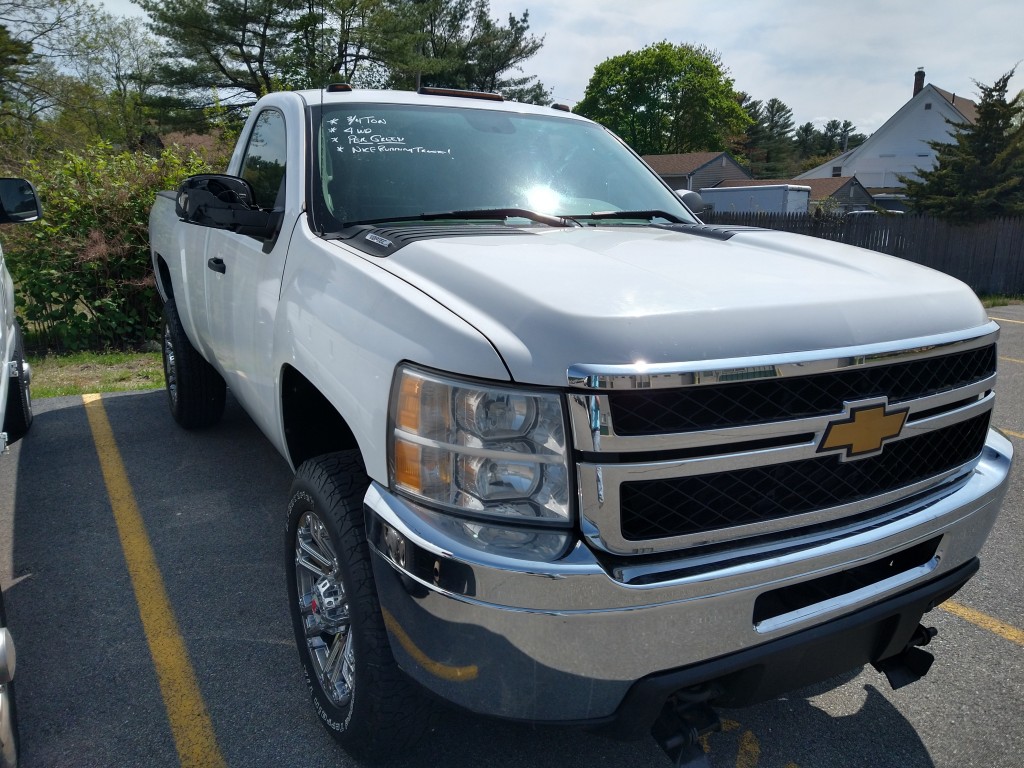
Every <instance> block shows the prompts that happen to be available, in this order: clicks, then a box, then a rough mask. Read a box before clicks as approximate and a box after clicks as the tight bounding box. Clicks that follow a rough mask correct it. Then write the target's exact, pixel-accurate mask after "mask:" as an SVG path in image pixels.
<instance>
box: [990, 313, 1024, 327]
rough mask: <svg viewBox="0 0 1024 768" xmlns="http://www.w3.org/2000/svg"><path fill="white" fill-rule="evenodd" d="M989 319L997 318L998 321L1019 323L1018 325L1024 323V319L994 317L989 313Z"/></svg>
mask: <svg viewBox="0 0 1024 768" xmlns="http://www.w3.org/2000/svg"><path fill="white" fill-rule="evenodd" d="M988 319H989V320H995V321H996V322H997V323H1017V324H1018V325H1024V320H1010V319H1009V318H1006V317H992V315H989V316H988Z"/></svg>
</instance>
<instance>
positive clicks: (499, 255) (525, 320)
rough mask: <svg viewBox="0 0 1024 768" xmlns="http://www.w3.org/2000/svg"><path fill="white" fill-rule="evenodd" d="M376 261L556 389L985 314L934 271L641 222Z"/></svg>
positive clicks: (913, 332) (979, 321)
mask: <svg viewBox="0 0 1024 768" xmlns="http://www.w3.org/2000/svg"><path fill="white" fill-rule="evenodd" d="M375 261H376V260H375ZM376 263H378V264H379V265H380V266H382V267H383V268H384V269H387V270H389V271H390V272H392V273H393V274H395V275H396V276H398V277H400V278H402V279H403V280H406V281H408V282H410V283H411V284H413V285H416V286H417V287H419V288H420V289H421V290H423V291H424V292H425V293H427V294H429V295H430V296H432V297H433V298H434V299H435V300H437V301H438V302H439V303H441V304H442V305H444V306H445V307H447V308H449V309H450V310H451V311H453V312H455V313H456V314H458V315H459V316H461V317H462V318H463V319H464V320H465V321H466V322H468V323H470V324H471V325H473V326H474V327H475V328H477V329H478V330H479V331H480V332H481V333H482V334H483V335H484V336H486V337H487V338H488V339H489V340H490V341H491V343H492V344H493V345H494V347H495V348H496V349H497V351H498V353H499V354H500V355H501V356H502V358H503V359H504V360H505V363H506V365H507V366H508V369H509V372H510V373H511V375H512V377H513V379H515V380H516V381H520V382H524V383H533V384H542V385H551V386H565V385H566V383H567V378H566V372H567V370H568V369H569V368H570V367H571V366H573V365H576V364H592V365H624V364H632V363H636V362H640V361H643V362H646V363H648V364H659V363H699V362H701V361H707V360H722V359H726V358H736V357H748V356H758V355H771V354H778V353H790V352H805V351H810V350H818V349H835V348H839V347H847V346H857V345H862V344H873V343H879V342H887V341H894V340H901V339H911V338H920V337H924V336H931V335H934V334H940V333H946V332H953V331H960V330H964V329H969V328H973V327H977V326H980V325H983V324H984V323H986V322H988V318H987V316H986V314H985V311H984V309H983V308H982V306H981V304H980V303H979V302H978V300H977V298H976V297H975V296H974V294H973V292H972V291H971V290H970V289H969V288H967V287H966V286H965V285H963V284H962V283H961V282H959V281H958V280H955V279H953V278H951V277H949V276H947V275H944V274H942V273H939V272H936V271H934V270H931V269H927V268H925V267H921V266H919V265H916V264H913V263H911V262H908V261H904V260H902V259H898V258H894V257H889V256H884V255H882V254H879V253H875V252H873V251H868V250H864V249H860V248H854V247H851V246H845V245H840V244H837V243H832V242H829V241H826V240H820V239H816V238H811V237H805V236H801V235H792V234H788V233H784V232H774V231H766V230H751V231H741V232H737V233H735V234H734V235H733V236H732V237H731V238H729V239H727V240H717V239H711V238H708V237H702V236H698V235H693V234H688V233H683V232H674V231H668V230H662V229H658V228H654V227H610V228H585V229H559V230H544V231H543V232H541V233H538V234H537V235H536V236H529V237H505V236H479V237H477V236H469V237H456V238H441V239H426V240H421V241H418V242H415V243H410V244H409V245H407V246H405V247H403V248H401V250H399V251H396V252H395V253H394V254H393V255H391V256H389V257H387V258H385V259H380V260H379V261H376ZM685 367H687V368H692V367H693V366H685Z"/></svg>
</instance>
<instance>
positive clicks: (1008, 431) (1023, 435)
mask: <svg viewBox="0 0 1024 768" xmlns="http://www.w3.org/2000/svg"><path fill="white" fill-rule="evenodd" d="M999 431H1000V432H1002V433H1003V434H1004V435H1009V436H1010V437H1019V438H1021V439H1022V440H1024V432H1014V431H1013V430H1012V429H1005V428H1003V427H999Z"/></svg>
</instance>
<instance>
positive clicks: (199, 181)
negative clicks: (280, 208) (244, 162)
mask: <svg viewBox="0 0 1024 768" xmlns="http://www.w3.org/2000/svg"><path fill="white" fill-rule="evenodd" d="M253 197H254V195H253V190H252V186H251V185H250V184H249V182H247V181H246V180H245V179H240V178H238V177H237V176H227V175H225V174H221V173H202V174H199V175H198V176H189V177H188V178H187V179H185V180H184V181H183V182H182V183H181V186H179V187H178V195H177V198H176V199H175V210H176V211H177V213H178V218H180V219H181V220H182V221H187V222H189V223H191V224H198V225H199V226H201V227H212V228H213V229H227V230H230V231H231V232H237V233H238V234H240V235H249V236H251V237H258V238H260V239H263V240H266V239H269V238H271V237H273V236H274V233H275V232H276V231H277V226H278V224H279V223H280V214H279V213H277V212H274V211H264V210H262V209H260V208H255V207H253V203H252V201H253Z"/></svg>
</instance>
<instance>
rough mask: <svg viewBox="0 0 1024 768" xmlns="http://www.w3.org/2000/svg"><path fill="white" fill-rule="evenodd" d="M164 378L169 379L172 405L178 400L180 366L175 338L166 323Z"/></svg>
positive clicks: (168, 393)
mask: <svg viewBox="0 0 1024 768" xmlns="http://www.w3.org/2000/svg"><path fill="white" fill-rule="evenodd" d="M164 379H166V381H167V396H168V397H170V398H171V406H172V407H173V406H174V405H176V404H177V402H178V368H177V365H176V364H175V358H174V339H173V338H172V337H171V327H170V326H169V325H166V324H165V325H164Z"/></svg>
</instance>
